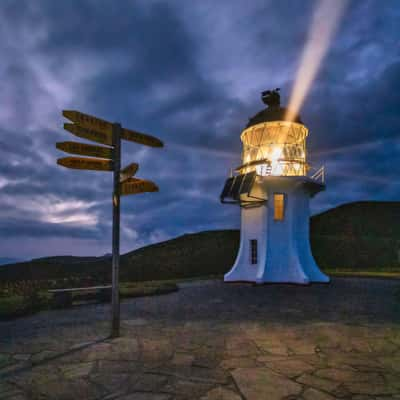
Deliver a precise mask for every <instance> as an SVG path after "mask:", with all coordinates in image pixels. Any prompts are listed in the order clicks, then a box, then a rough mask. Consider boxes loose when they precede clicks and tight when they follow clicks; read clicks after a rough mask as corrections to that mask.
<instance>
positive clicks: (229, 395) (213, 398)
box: [200, 386, 241, 400]
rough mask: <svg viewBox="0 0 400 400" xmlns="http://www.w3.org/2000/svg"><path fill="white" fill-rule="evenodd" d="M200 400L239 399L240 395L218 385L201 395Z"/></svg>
mask: <svg viewBox="0 0 400 400" xmlns="http://www.w3.org/2000/svg"><path fill="white" fill-rule="evenodd" d="M200 400H241V397H240V396H239V395H238V394H237V393H235V392H233V391H232V390H228V389H224V388H222V387H220V386H218V387H217V388H215V389H212V390H210V391H209V392H208V393H207V394H206V395H205V396H203V397H201V398H200Z"/></svg>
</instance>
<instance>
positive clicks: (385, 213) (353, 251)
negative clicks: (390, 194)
mask: <svg viewBox="0 0 400 400" xmlns="http://www.w3.org/2000/svg"><path fill="white" fill-rule="evenodd" d="M311 245H312V250H313V254H314V257H315V259H316V261H317V263H318V264H319V265H320V266H321V267H322V268H342V269H345V268H351V269H364V270H366V269H375V268H394V267H400V202H370V201H365V202H355V203H348V204H343V205H341V206H339V207H336V208H333V209H331V210H328V211H325V212H323V213H321V214H319V215H315V216H314V217H312V218H311Z"/></svg>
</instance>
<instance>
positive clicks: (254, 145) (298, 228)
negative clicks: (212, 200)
mask: <svg viewBox="0 0 400 400" xmlns="http://www.w3.org/2000/svg"><path fill="white" fill-rule="evenodd" d="M262 100H263V102H264V103H265V104H266V106H267V107H266V108H265V109H263V110H262V111H260V112H259V113H257V114H256V115H254V116H253V117H252V118H250V119H249V122H248V124H247V126H246V127H245V129H244V130H243V132H242V134H241V136H240V138H241V141H242V144H243V151H242V164H241V165H239V166H238V167H237V168H235V174H234V175H233V174H232V176H231V177H229V178H228V179H227V180H226V182H225V186H224V188H223V191H222V193H221V202H222V203H226V204H235V205H238V206H240V209H241V231H240V247H239V252H238V254H237V257H236V260H235V263H234V265H233V266H232V268H231V270H230V271H229V272H228V273H226V274H225V276H224V280H225V281H226V282H235V281H248V282H255V283H294V284H303V285H305V284H309V283H312V282H324V283H327V282H329V277H328V276H327V275H325V274H324V273H323V272H321V271H320V269H319V268H318V265H317V264H316V262H315V260H314V258H313V256H312V253H311V247H310V240H309V239H310V238H309V220H310V200H311V199H312V198H313V197H314V196H315V195H317V194H318V193H319V192H321V191H323V190H325V176H324V175H325V174H324V168H323V167H321V168H319V169H315V170H313V169H312V168H311V166H310V165H309V164H308V163H307V148H306V139H307V136H308V129H307V128H306V126H305V125H304V124H303V123H302V121H301V119H300V117H299V116H291V118H290V120H288V112H287V109H286V108H284V107H281V105H280V95H279V89H275V90H268V91H265V92H263V93H262Z"/></svg>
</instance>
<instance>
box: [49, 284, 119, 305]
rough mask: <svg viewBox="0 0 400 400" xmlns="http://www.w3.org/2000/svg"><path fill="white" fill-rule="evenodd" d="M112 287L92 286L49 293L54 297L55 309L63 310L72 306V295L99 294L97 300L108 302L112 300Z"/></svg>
mask: <svg viewBox="0 0 400 400" xmlns="http://www.w3.org/2000/svg"><path fill="white" fill-rule="evenodd" d="M111 288H112V286H111V285H109V286H90V287H80V288H67V289H51V290H48V293H50V294H52V295H53V299H52V304H53V306H54V307H57V308H63V307H69V306H71V305H72V300H73V299H72V295H73V294H74V293H90V292H97V295H96V299H97V300H99V301H101V302H108V301H110V300H111Z"/></svg>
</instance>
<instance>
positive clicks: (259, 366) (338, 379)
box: [0, 278, 400, 400]
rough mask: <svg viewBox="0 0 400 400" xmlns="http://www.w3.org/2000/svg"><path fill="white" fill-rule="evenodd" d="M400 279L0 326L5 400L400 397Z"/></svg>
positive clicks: (172, 301)
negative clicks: (118, 327) (114, 320)
mask: <svg viewBox="0 0 400 400" xmlns="http://www.w3.org/2000/svg"><path fill="white" fill-rule="evenodd" d="M399 299H400V282H399V281H389V280H374V279H349V278H347V279H334V280H333V282H332V283H331V284H330V285H314V286H309V287H298V286H290V285H276V286H274V285H272V286H269V285H266V286H257V287H254V286H252V285H248V284H223V283H221V282H202V283H195V284H186V285H182V288H181V289H180V291H179V292H176V293H171V294H169V295H165V296H158V297H147V298H141V299H132V300H129V301H125V302H124V303H123V305H122V319H123V324H122V337H121V338H119V339H114V340H110V339H107V334H108V331H109V323H108V320H109V306H107V305H92V306H84V307H75V308H72V309H68V310H62V311H48V312H42V313H40V314H37V315H34V316H31V317H28V318H22V319H18V320H15V321H10V322H1V323H0V399H1V400H3V399H4V400H23V399H119V400H131V399H132V400H168V399H182V400H183V399H203V400H217V399H219V400H239V399H248V400H253V399H256V400H263V399H266V400H274V399H287V400H289V399H303V400H317V399H321V400H324V399H327V400H329V399H333V398H343V399H354V400H364V399H365V400H366V399H382V400H383V399H400V309H399V306H398V305H397V302H396V300H399Z"/></svg>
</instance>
